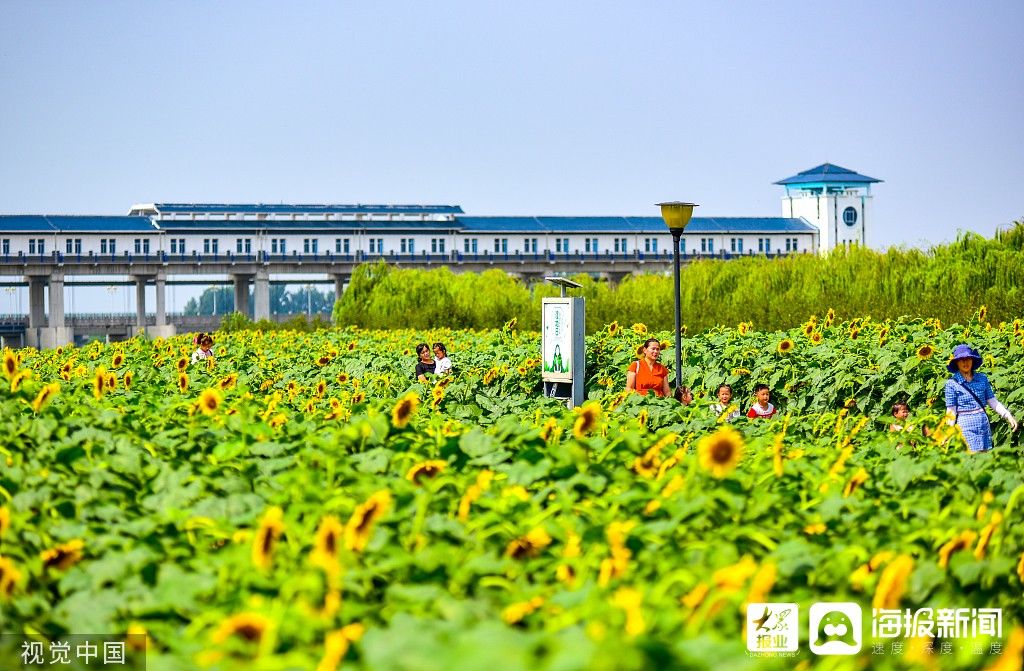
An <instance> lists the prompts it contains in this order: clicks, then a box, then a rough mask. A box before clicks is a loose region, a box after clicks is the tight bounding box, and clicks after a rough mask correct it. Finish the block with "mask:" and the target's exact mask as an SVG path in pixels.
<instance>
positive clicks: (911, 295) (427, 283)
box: [334, 221, 1024, 333]
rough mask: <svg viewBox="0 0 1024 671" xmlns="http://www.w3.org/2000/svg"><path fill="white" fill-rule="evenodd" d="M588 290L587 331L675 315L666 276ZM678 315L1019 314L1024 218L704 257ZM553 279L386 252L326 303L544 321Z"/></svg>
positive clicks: (427, 323)
mask: <svg viewBox="0 0 1024 671" xmlns="http://www.w3.org/2000/svg"><path fill="white" fill-rule="evenodd" d="M573 279H575V280H576V281H577V282H580V283H581V284H582V285H583V287H582V288H581V289H578V290H576V291H575V292H574V293H575V294H576V295H581V296H584V297H586V299H587V302H586V314H587V329H588V331H594V330H596V329H599V328H601V327H602V326H603V325H604V324H608V323H611V322H612V321H618V322H619V323H620V324H622V325H624V326H628V325H630V324H633V323H636V322H642V323H644V324H646V325H647V326H648V327H651V328H654V329H671V328H672V324H673V318H674V317H673V302H674V300H673V291H672V277H671V276H670V275H669V276H666V275H632V276H629V277H627V278H626V279H625V280H623V281H622V282H620V283H619V284H618V285H611V284H609V283H607V282H604V281H598V280H595V279H593V278H591V277H589V276H587V275H577V276H573ZM681 293H682V318H683V324H684V325H685V326H686V327H687V329H688V331H689V332H690V333H694V332H697V331H703V330H706V329H709V328H712V327H714V326H716V325H736V324H738V323H739V322H743V321H747V322H753V323H754V325H755V326H756V327H757V328H759V329H768V330H775V329H784V328H790V327H793V326H795V325H798V324H800V323H802V322H803V321H804V320H806V319H807V317H808V315H810V314H818V315H819V316H820V315H823V314H824V313H825V312H826V311H827V310H828V309H829V308H834V309H835V310H836V312H837V313H838V314H839V315H840V316H841V317H855V316H865V315H869V316H871V317H873V318H875V319H886V318H896V317H901V316H919V317H936V318H938V319H940V320H941V321H942V322H943V323H954V322H959V321H963V320H966V319H967V318H968V317H969V316H970V315H971V314H973V313H974V312H975V311H976V310H977V309H978V307H980V306H981V305H986V306H988V309H989V315H990V317H989V318H990V319H991V320H992V321H996V322H998V321H1002V320H1012V319H1015V318H1017V317H1020V316H1021V315H1022V314H1024V221H1021V222H1017V223H1016V224H1015V225H1014V227H1013V228H1011V229H1010V230H1008V231H1003V232H1000V233H998V234H997V235H996V236H995V238H993V239H987V238H984V237H982V236H979V235H977V234H973V233H966V234H961V235H960V236H959V237H958V239H957V240H956V241H955V242H953V243H951V244H948V245H940V246H936V247H933V248H931V249H928V250H918V249H896V248H894V249H890V250H888V251H886V252H878V251H874V250H871V249H867V248H852V249H837V250H835V251H833V252H831V253H830V254H827V255H823V256H817V255H803V254H802V255H794V256H790V257H783V258H778V259H767V258H764V257H751V258H746V257H745V258H739V259H731V260H728V261H724V260H701V261H696V262H694V263H691V264H689V265H687V266H685V267H684V268H683V270H682V274H681ZM555 295H558V289H557V288H555V287H553V286H550V285H545V284H537V285H534V286H526V285H524V284H523V283H522V282H521V281H520V280H518V279H517V278H515V277H512V276H510V275H507V274H506V273H504V272H503V271H501V270H489V271H487V272H484V273H479V274H477V273H465V274H455V273H452V272H451V271H450V270H449V269H447V268H441V269H439V270H417V269H404V268H403V269H397V268H394V267H392V266H388V265H386V264H384V263H383V262H381V263H378V264H373V265H365V266H361V267H359V268H358V269H357V270H356V272H355V273H354V274H353V276H352V281H351V283H350V284H349V287H348V289H347V290H346V291H345V293H344V294H343V295H342V297H341V300H340V301H338V302H337V303H336V304H335V307H334V322H335V323H336V324H339V325H355V326H360V327H364V328H381V329H390V328H432V327H443V326H447V327H452V328H490V327H496V326H501V325H502V324H503V323H505V322H507V321H508V320H509V319H511V318H513V317H515V318H517V319H518V324H519V327H520V328H524V329H538V328H539V327H540V304H541V299H542V298H544V297H545V296H555Z"/></svg>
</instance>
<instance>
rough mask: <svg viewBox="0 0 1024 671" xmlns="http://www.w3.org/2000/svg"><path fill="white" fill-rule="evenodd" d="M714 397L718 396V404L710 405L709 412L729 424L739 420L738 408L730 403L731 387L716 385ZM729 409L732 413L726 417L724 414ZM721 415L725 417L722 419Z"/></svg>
mask: <svg viewBox="0 0 1024 671" xmlns="http://www.w3.org/2000/svg"><path fill="white" fill-rule="evenodd" d="M716 395H717V396H718V403H714V404H712V406H711V412H713V413H715V416H716V417H718V418H720V419H721V420H722V421H723V422H731V421H733V420H734V419H739V416H740V409H739V406H734V405H732V403H731V402H732V386H731V385H728V384H720V385H718V391H717V392H716ZM730 407H731V408H732V411H731V412H729V414H727V415H726V414H725V412H726V411H727V410H729V408H730ZM723 415H725V416H724V417H723Z"/></svg>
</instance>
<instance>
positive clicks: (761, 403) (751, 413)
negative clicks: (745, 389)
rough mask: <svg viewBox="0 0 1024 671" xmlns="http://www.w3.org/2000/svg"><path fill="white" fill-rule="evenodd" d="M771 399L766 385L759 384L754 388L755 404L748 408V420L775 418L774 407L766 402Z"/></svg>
mask: <svg viewBox="0 0 1024 671" xmlns="http://www.w3.org/2000/svg"><path fill="white" fill-rule="evenodd" d="M771 397H772V390H771V389H769V388H768V385H766V384H759V385H757V386H756V387H754V398H756V399H757V402H756V403H754V405H752V406H751V407H750V410H748V411H747V417H749V418H750V419H757V418H758V417H760V418H761V419H771V418H772V417H774V416H775V412H776V408H775V406H774V405H772V404H771V403H769V402H768V399H770V398H771Z"/></svg>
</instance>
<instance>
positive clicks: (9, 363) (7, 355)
mask: <svg viewBox="0 0 1024 671" xmlns="http://www.w3.org/2000/svg"><path fill="white" fill-rule="evenodd" d="M17 372H18V357H16V356H15V355H14V352H12V351H11V350H7V351H6V352H4V375H5V376H6V377H7V379H8V380H9V379H11V378H12V377H14V374H15V373H17Z"/></svg>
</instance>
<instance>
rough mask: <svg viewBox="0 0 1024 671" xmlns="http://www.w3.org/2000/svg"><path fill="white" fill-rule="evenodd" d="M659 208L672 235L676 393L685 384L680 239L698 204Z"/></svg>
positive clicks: (665, 205) (665, 204)
mask: <svg viewBox="0 0 1024 671" xmlns="http://www.w3.org/2000/svg"><path fill="white" fill-rule="evenodd" d="M658 207H660V208H661V218H662V219H664V220H665V225H666V226H668V230H669V232H670V233H672V262H673V272H672V277H673V280H674V282H673V284H674V288H675V298H676V304H675V309H676V340H675V346H676V351H675V354H676V362H675V363H676V391H677V392H678V390H679V389H680V388H681V387H682V384H683V371H682V345H683V343H682V336H681V334H680V331H681V330H682V327H683V325H682V315H681V314H680V311H681V309H682V308H681V306H680V296H679V237H680V236H681V235H682V234H683V230H684V229H686V225H687V224H688V223H690V217H692V216H693V208H695V207H697V204H696V203H682V202H679V201H672V202H668V203H658Z"/></svg>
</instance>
